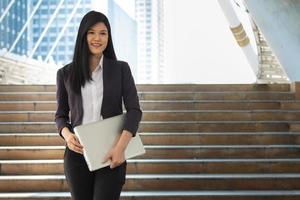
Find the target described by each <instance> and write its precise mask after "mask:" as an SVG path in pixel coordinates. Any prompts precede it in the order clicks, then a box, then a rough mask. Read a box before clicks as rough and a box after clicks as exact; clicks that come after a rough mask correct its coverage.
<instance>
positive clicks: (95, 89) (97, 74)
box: [81, 56, 103, 124]
mask: <svg viewBox="0 0 300 200" xmlns="http://www.w3.org/2000/svg"><path fill="white" fill-rule="evenodd" d="M92 79H93V80H92V81H90V82H86V83H85V86H84V87H81V96H82V105H83V119H82V124H87V123H91V122H95V121H99V120H101V119H102V116H101V106H102V100H103V56H102V57H101V59H100V62H99V64H98V65H97V67H96V68H95V70H94V71H93V72H92Z"/></svg>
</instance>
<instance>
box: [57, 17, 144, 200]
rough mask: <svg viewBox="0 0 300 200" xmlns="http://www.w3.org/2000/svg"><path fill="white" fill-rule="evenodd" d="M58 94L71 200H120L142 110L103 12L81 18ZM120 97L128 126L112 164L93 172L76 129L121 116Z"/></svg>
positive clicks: (109, 156)
mask: <svg viewBox="0 0 300 200" xmlns="http://www.w3.org/2000/svg"><path fill="white" fill-rule="evenodd" d="M56 98H57V111H56V115H55V121H56V126H57V128H58V131H59V134H60V136H61V137H62V138H63V139H64V140H65V142H66V150H65V153H64V171H65V175H66V180H67V183H68V186H69V189H70V192H71V196H72V199H74V200H115V199H119V198H120V193H121V190H122V187H123V185H124V183H125V175H126V165H127V163H126V160H125V158H124V150H125V149H126V147H127V144H128V142H129V141H130V139H131V138H132V137H134V136H135V134H136V131H137V129H138V125H139V122H140V120H141V117H142V111H141V109H140V105H139V99H138V96H137V90H136V87H135V84H134V80H133V77H132V75H131V71H130V68H129V66H128V64H127V63H126V62H122V61H117V59H116V55H115V52H114V48H113V43H112V38H111V30H110V25H109V21H108V19H107V18H106V16H105V15H103V14H102V13H100V12H96V11H90V12H88V13H87V14H86V15H85V16H84V17H83V19H82V21H81V23H80V26H79V30H78V35H77V39H76V44H75V51H74V57H73V61H72V62H71V63H70V64H68V65H66V66H64V67H63V68H61V69H59V70H58V72H57V93H56ZM122 99H123V102H124V105H125V108H126V111H127V114H126V120H125V123H124V124H125V125H124V127H123V131H122V133H121V137H120V139H119V140H118V142H117V143H116V145H115V146H114V147H113V148H112V149H111V151H109V152H108V154H107V156H106V159H105V160H103V162H106V161H107V160H109V159H110V161H111V165H110V166H108V167H105V168H102V169H99V170H96V171H93V172H90V171H89V170H88V167H87V164H86V162H85V160H84V157H83V146H82V145H81V144H80V143H79V141H78V138H77V137H76V136H75V134H74V133H73V128H74V127H75V126H78V125H81V124H85V123H90V122H94V121H97V120H101V119H105V118H108V117H113V116H116V115H119V114H122V113H123V111H122ZM69 114H70V118H69Z"/></svg>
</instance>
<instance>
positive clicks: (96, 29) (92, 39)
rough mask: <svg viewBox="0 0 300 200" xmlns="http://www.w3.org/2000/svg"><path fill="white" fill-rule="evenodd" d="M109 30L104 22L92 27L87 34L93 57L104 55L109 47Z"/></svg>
mask: <svg viewBox="0 0 300 200" xmlns="http://www.w3.org/2000/svg"><path fill="white" fill-rule="evenodd" d="M107 41H108V30H107V28H106V26H105V24H104V23H103V22H99V23H97V24H95V25H94V26H92V27H91V28H90V29H89V30H88V32H87V43H88V46H89V49H90V52H91V54H92V55H95V56H99V55H102V53H103V51H104V50H105V48H106V46H107Z"/></svg>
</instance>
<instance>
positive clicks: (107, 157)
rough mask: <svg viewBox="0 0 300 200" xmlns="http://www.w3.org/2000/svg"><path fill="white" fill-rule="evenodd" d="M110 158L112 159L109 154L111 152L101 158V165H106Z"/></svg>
mask: <svg viewBox="0 0 300 200" xmlns="http://www.w3.org/2000/svg"><path fill="white" fill-rule="evenodd" d="M111 158H112V154H111V152H108V153H107V154H106V155H105V156H104V158H103V161H102V162H103V163H106V162H107V161H108V160H111Z"/></svg>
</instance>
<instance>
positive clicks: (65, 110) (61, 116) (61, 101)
mask: <svg viewBox="0 0 300 200" xmlns="http://www.w3.org/2000/svg"><path fill="white" fill-rule="evenodd" d="M56 101H57V110H56V113H55V123H56V127H57V129H58V133H59V135H60V136H61V137H62V138H63V139H64V137H63V136H62V134H61V131H62V129H63V128H64V127H68V128H69V130H71V124H70V119H69V111H70V108H69V104H68V93H67V90H66V87H65V83H64V78H63V70H62V69H59V70H58V71H57V75H56Z"/></svg>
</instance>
